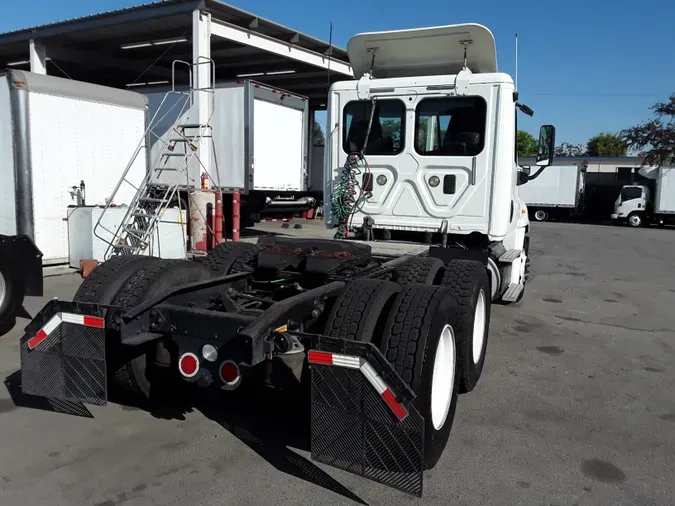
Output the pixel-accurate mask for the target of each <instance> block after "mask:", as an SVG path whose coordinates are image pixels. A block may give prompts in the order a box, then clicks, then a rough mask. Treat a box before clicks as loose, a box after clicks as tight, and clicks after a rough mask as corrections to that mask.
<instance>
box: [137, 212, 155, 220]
mask: <svg viewBox="0 0 675 506" xmlns="http://www.w3.org/2000/svg"><path fill="white" fill-rule="evenodd" d="M131 216H133V217H134V218H148V219H149V218H154V217H155V216H157V215H156V214H155V213H131Z"/></svg>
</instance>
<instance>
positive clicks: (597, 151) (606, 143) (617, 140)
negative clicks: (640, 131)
mask: <svg viewBox="0 0 675 506" xmlns="http://www.w3.org/2000/svg"><path fill="white" fill-rule="evenodd" d="M586 151H587V152H588V156H626V153H628V146H626V143H625V142H624V141H623V139H622V138H621V137H620V136H618V135H616V134H611V133H601V134H598V135H596V136H594V137H591V138H590V139H589V140H588V144H586Z"/></svg>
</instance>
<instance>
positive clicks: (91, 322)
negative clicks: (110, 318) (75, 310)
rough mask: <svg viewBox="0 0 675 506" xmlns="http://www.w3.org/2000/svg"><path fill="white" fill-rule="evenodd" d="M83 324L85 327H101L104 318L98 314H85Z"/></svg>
mask: <svg viewBox="0 0 675 506" xmlns="http://www.w3.org/2000/svg"><path fill="white" fill-rule="evenodd" d="M84 325H85V326H87V327H96V328H97V329H102V328H103V327H105V320H104V319H103V318H99V317H98V316H85V317H84Z"/></svg>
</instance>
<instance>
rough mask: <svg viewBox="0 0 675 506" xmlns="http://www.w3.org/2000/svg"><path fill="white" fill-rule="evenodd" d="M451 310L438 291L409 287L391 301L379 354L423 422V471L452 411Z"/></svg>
mask: <svg viewBox="0 0 675 506" xmlns="http://www.w3.org/2000/svg"><path fill="white" fill-rule="evenodd" d="M455 314H456V305H455V303H454V300H453V297H452V293H451V292H450V291H449V290H448V289H446V288H442V287H438V286H425V285H410V286H406V287H404V288H403V289H402V290H401V292H400V293H399V294H398V295H397V297H396V299H394V302H393V305H392V308H391V310H390V311H389V317H388V318H387V320H386V323H385V326H384V329H383V330H384V332H383V339H382V344H381V346H380V349H381V351H382V353H383V354H384V356H385V358H386V359H387V360H388V361H389V362H390V363H391V364H392V366H393V367H394V369H395V370H396V372H397V373H398V374H399V375H401V378H403V380H404V381H405V382H406V383H407V384H408V385H409V386H410V388H411V389H412V390H413V392H414V393H415V395H416V396H417V397H416V398H415V400H414V401H413V404H414V405H415V407H416V408H417V410H418V411H419V413H420V414H421V415H422V417H423V418H424V423H425V426H424V466H425V468H426V469H431V468H432V467H434V466H435V465H436V464H437V463H438V460H439V459H440V457H441V454H442V453H443V449H444V448H445V446H446V444H447V442H448V437H449V436H450V430H451V429H452V422H453V419H454V417H455V410H456V408H457V395H458V391H459V379H460V378H459V367H458V364H457V360H456V359H457V357H458V355H459V352H461V350H462V347H464V346H465V344H464V343H462V342H460V341H459V340H458V338H457V336H456V334H455V332H454V328H455V327H456V322H455V321H453V315H455Z"/></svg>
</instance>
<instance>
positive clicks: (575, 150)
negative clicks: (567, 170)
mask: <svg viewBox="0 0 675 506" xmlns="http://www.w3.org/2000/svg"><path fill="white" fill-rule="evenodd" d="M555 156H558V157H567V156H586V150H585V149H584V147H583V146H582V145H581V144H570V143H569V142H563V143H562V144H560V145H559V146H558V147H556V148H555Z"/></svg>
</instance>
